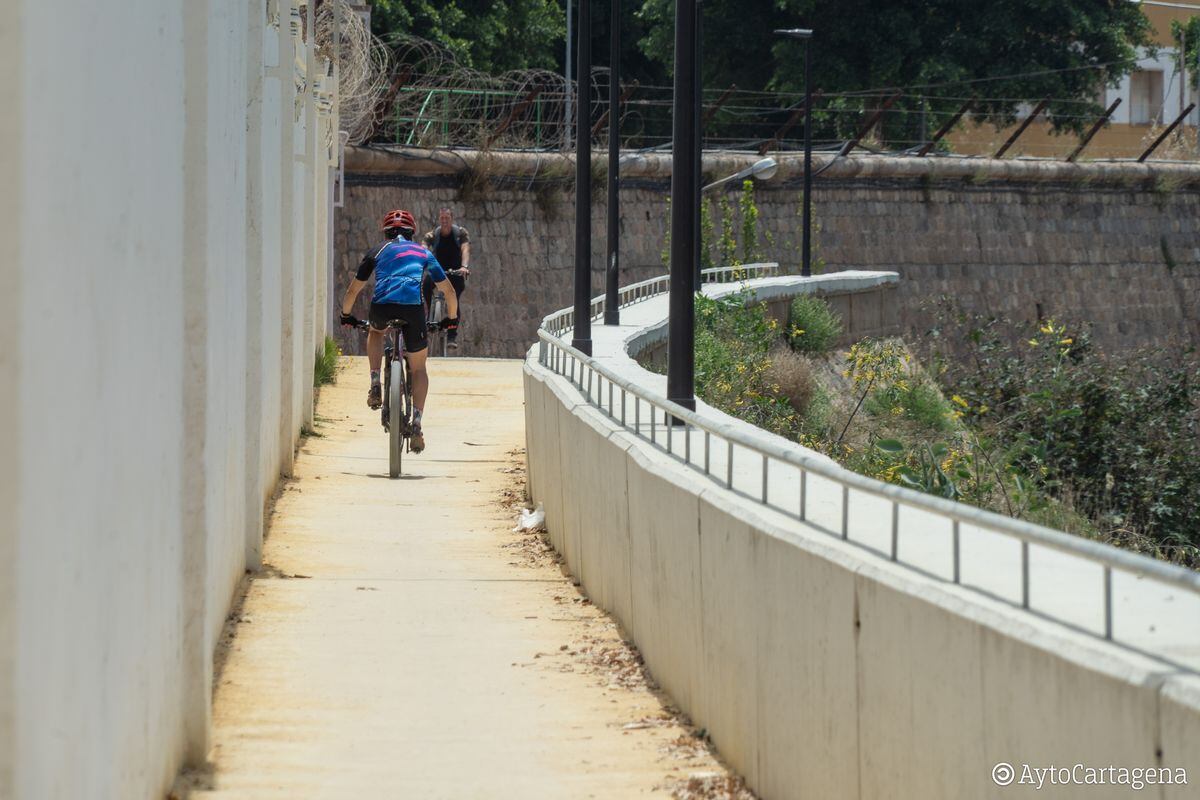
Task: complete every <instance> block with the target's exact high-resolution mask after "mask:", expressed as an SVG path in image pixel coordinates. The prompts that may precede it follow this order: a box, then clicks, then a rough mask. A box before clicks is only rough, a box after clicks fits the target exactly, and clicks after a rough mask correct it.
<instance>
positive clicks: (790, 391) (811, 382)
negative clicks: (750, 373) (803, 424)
mask: <svg viewBox="0 0 1200 800" xmlns="http://www.w3.org/2000/svg"><path fill="white" fill-rule="evenodd" d="M766 379H767V383H768V384H770V385H772V386H775V387H778V388H777V392H778V393H779V394H780V395H781V396H782V397H784V398H785V399H786V400H787V401H788V403H789V404H790V405H791V407H792V408H794V409H795V410H796V412H797V413H798V414H803V413H804V412H805V411H807V410H808V407H809V404H811V403H812V399H813V394H815V393H816V391H817V378H816V374H815V370H814V369H813V365H812V362H811V361H809V360H808V359H807V358H805V357H804V356H802V355H800V354H799V353H797V352H795V351H794V350H792V349H791V348H789V347H787V346H785V345H780V346H778V347H776V348H775V349H774V350H772V351H771V354H770V365H769V366H768V367H767V374H766Z"/></svg>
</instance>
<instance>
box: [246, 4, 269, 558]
mask: <svg viewBox="0 0 1200 800" xmlns="http://www.w3.org/2000/svg"><path fill="white" fill-rule="evenodd" d="M265 12H266V7H265V3H261V2H259V3H248V4H246V44H247V48H246V269H245V276H246V409H245V426H246V437H245V442H246V445H245V446H246V451H245V456H246V458H245V470H246V475H245V484H246V489H245V503H246V514H245V518H246V523H245V537H246V546H245V560H246V567H247V568H248V569H254V570H257V569H258V568H259V567H261V566H262V542H263V524H264V520H263V512H264V508H265V506H264V501H265V497H264V494H265V487H264V484H265V483H266V481H265V480H264V476H263V470H262V466H261V464H262V458H263V450H264V446H265V444H266V443H265V442H264V434H265V430H264V428H265V426H264V424H263V422H264V421H263V383H264V381H262V380H261V379H260V376H259V370H260V368H261V365H262V360H263V318H264V316H265V315H264V309H263V299H264V298H263V270H264V264H263V232H262V224H263V180H264V176H263V164H262V135H263V81H264V77H265V74H264V69H263V63H264V62H263V36H264V35H265V33H266V14H265Z"/></svg>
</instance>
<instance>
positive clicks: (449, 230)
mask: <svg viewBox="0 0 1200 800" xmlns="http://www.w3.org/2000/svg"><path fill="white" fill-rule="evenodd" d="M425 246H426V247H428V248H429V249H430V250H431V251H432V252H433V255H434V256H435V257H436V258H437V260H438V263H439V264H441V265H442V268H443V269H444V270H446V275H447V276H449V278H450V283H451V285H453V286H454V291H455V292H457V294H458V298H459V300H461V299H462V296H463V293H464V292H465V291H466V290H467V276H468V275H470V274H471V268H470V266H469V264H470V263H471V237H470V235H469V234H468V233H467V229H466V228H464V227H462V226H461V225H455V224H454V212H452V211H451V210H450V209H449V208H442V209H441V211H439V212H438V226H437V227H436V228H434V229H433V230H431V231H429V232H428V233H426V234H425ZM421 295H422V297H423V298H424V300H425V307H426V308H430V307H432V303H433V281H431V280H429V279H428V278H426V279H425V281H424V283H423V284H422V285H421ZM459 313H460V318H461V313H462V310H461V308H460V309H459ZM446 344H447V345H449V346H450V347H451V348H453V349H455V350H457V349H458V331H457V330H452V331H450V332H449V334H448V335H447V336H446Z"/></svg>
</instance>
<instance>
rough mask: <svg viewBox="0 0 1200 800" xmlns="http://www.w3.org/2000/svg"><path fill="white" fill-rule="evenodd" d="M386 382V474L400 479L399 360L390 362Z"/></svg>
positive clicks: (401, 377) (401, 417)
mask: <svg viewBox="0 0 1200 800" xmlns="http://www.w3.org/2000/svg"><path fill="white" fill-rule="evenodd" d="M391 373H392V374H391V380H390V381H389V382H388V474H389V475H391V476H392V477H393V478H399V477H400V460H401V458H402V457H403V456H404V405H403V403H404V384H405V383H406V381H405V375H404V367H403V365H402V364H401V363H400V361H399V359H397V360H395V361H393V362H392V365H391Z"/></svg>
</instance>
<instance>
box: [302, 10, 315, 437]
mask: <svg viewBox="0 0 1200 800" xmlns="http://www.w3.org/2000/svg"><path fill="white" fill-rule="evenodd" d="M304 11H305V15H306V19H307V23H306V24H305V28H304V29H305V33H306V34H307V35H306V36H305V39H304V76H305V81H304V165H303V171H304V194H303V198H304V211H303V214H302V220H303V225H304V231H303V234H304V240H303V241H304V251H303V253H304V257H303V262H302V263H303V268H304V351H303V352H304V360H303V361H302V362H301V367H302V368H303V375H304V383H303V384H302V386H301V389H302V391H303V398H304V399H303V405H302V407H301V415H302V416H301V424H302V425H303V426H304V427H305V428H312V421H313V367H314V363H313V358H314V355H315V354H316V350H317V348H316V336H317V327H316V309H317V258H316V256H317V248H316V243H317V239H316V227H315V222H316V205H317V197H316V188H317V183H318V181H317V174H318V173H317V104H316V81H317V38H316V20H317V13H316V4H315V3H314V2H312V0H308V2H307V3H306V4H305V7H304Z"/></svg>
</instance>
